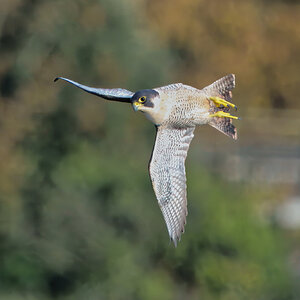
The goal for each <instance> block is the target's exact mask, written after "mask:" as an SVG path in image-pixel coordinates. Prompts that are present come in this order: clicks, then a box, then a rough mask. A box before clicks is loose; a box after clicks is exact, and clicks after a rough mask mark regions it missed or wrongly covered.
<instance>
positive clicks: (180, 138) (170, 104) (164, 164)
mask: <svg viewBox="0 0 300 300" xmlns="http://www.w3.org/2000/svg"><path fill="white" fill-rule="evenodd" d="M58 79H62V80H65V81H67V82H69V83H71V84H73V85H75V86H76V87H78V88H80V89H82V90H84V91H86V92H88V93H91V94H94V95H96V96H99V97H101V98H104V99H107V100H111V101H120V102H126V103H130V104H131V105H132V106H133V109H134V110H135V111H141V112H143V113H145V115H146V117H147V118H148V119H149V120H150V121H151V122H152V123H154V125H155V127H156V141H155V145H154V147H153V151H152V155H151V159H150V163H149V173H150V178H151V182H152V186H153V189H154V192H155V195H156V198H157V201H158V204H159V207H160V209H161V211H162V214H163V217H164V219H165V222H166V225H167V229H168V233H169V236H170V239H171V240H172V241H173V242H174V244H175V246H177V242H178V241H179V240H180V236H181V234H182V233H183V232H184V226H185V224H186V216H187V195H186V175H185V159H186V156H187V152H188V149H189V146H190V143H191V140H192V139H193V137H194V130H195V127H196V126H197V125H204V124H208V125H210V126H212V127H214V128H216V129H217V130H219V131H221V132H223V133H224V134H226V135H227V136H229V137H231V138H233V139H235V140H236V139H237V131H236V128H235V127H234V125H233V124H232V119H239V118H238V117H236V116H233V115H231V114H230V113H229V110H230V108H234V109H236V106H235V105H234V104H233V103H232V102H231V98H232V89H233V88H234V86H235V76H234V75H233V74H230V75H227V76H225V77H223V78H221V79H219V80H217V81H215V82H214V83H212V84H211V85H209V86H207V87H205V88H203V89H202V90H199V89H196V88H194V87H191V86H188V85H185V84H182V83H175V84H170V85H167V86H162V87H158V88H153V89H146V90H140V91H137V92H136V93H134V92H131V91H128V90H126V89H121V88H116V89H103V88H93V87H88V86H85V85H82V84H80V83H77V82H75V81H73V80H70V79H67V78H63V77H58V78H56V79H55V80H54V81H57V80H58Z"/></svg>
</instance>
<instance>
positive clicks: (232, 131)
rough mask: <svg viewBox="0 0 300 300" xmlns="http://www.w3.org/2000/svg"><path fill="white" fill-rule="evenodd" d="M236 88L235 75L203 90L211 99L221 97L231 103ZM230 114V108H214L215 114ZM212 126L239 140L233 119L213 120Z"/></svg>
mask: <svg viewBox="0 0 300 300" xmlns="http://www.w3.org/2000/svg"><path fill="white" fill-rule="evenodd" d="M234 87H235V76H234V74H229V75H227V76H225V77H223V78H221V79H219V80H217V81H215V82H214V83H212V84H211V85H209V86H207V87H206V88H204V89H203V90H204V91H205V92H206V93H207V94H208V96H211V97H220V98H223V99H225V100H226V101H229V102H231V98H232V92H231V91H232V90H233V89H234ZM220 110H221V111H224V112H228V111H229V107H212V109H211V112H212V113H215V112H217V111H220ZM208 124H209V125H210V126H212V127H214V128H216V129H217V130H219V131H221V132H222V133H224V134H226V135H227V136H229V137H231V138H233V139H234V140H236V139H237V130H236V128H235V126H234V125H233V124H232V119H229V118H212V120H211V121H210V122H209V123H208Z"/></svg>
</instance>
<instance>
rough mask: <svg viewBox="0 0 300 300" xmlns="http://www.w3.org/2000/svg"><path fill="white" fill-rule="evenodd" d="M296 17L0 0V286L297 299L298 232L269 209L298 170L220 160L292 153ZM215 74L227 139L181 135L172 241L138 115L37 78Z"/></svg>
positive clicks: (224, 5) (13, 293) (110, 81)
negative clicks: (182, 192) (175, 240)
mask: <svg viewBox="0 0 300 300" xmlns="http://www.w3.org/2000/svg"><path fill="white" fill-rule="evenodd" d="M299 16H300V5H299V3H298V1H296V0H294V1H291V0H290V1H279V0H278V1H268V0H264V1H258V0H253V1H238V0H228V1H227V0H226V1H221V0H219V1H207V0H197V1H195V0H172V1H160V0H152V1H150V0H148V1H147V0H136V1H133V0H123V1H122V0H113V1H111V0H55V1H50V0H40V1H38V0H23V1H21V0H9V1H3V0H2V1H1V3H0V92H1V94H0V97H1V98H0V114H1V118H0V156H1V160H0V168H1V172H0V298H1V299H8V300H17V299H33V300H34V299H91V300H93V299H200V298H201V299H208V300H210V299H222V300H225V299H226V300H227V299H228V300H229V299H230V300H235V299H272V300H285V299H299V297H300V296H299V295H300V294H299V290H298V287H297V282H298V281H299V270H300V267H299V251H298V250H297V249H299V246H300V245H299V242H298V240H299V239H298V238H299V236H300V234H299V229H294V230H292V231H291V230H287V229H283V228H282V227H280V224H278V222H277V221H276V220H275V219H274V218H273V216H274V214H273V211H274V207H276V205H277V204H278V203H283V202H284V201H285V200H286V199H287V198H288V197H290V196H291V195H298V192H299V182H298V181H297V180H296V181H294V182H292V183H290V182H288V183H286V180H285V179H286V178H289V177H290V174H289V173H288V174H287V175H286V176H285V177H284V176H283V177H282V178H281V179H280V180H279V181H277V182H276V184H272V183H270V182H268V179H270V178H271V177H272V171H270V172H268V173H266V174H267V175H266V176H265V177H261V178H260V179H259V180H258V181H259V182H257V181H255V182H253V181H252V179H251V178H250V177H249V178H248V177H247V176H248V175H247V176H246V178H245V177H236V178H235V179H234V178H233V175H232V174H233V173H234V170H233V169H232V168H231V167H229V168H225V166H224V165H223V161H224V160H225V158H226V157H227V156H228V155H229V154H230V153H233V152H234V153H240V152H239V151H241V152H242V151H244V150H245V149H249V148H250V146H251V147H254V148H256V149H257V148H259V147H261V146H263V147H265V146H266V145H271V146H270V147H271V148H270V149H272V151H275V150H278V151H279V152H280V149H281V148H280V147H281V146H283V145H284V146H285V147H287V146H291V145H293V146H295V147H296V148H295V149H296V152H295V153H296V154H295V155H296V158H297V159H299V149H300V148H299V147H298V145H299V140H298V139H297V138H298V137H299V114H298V112H299V109H300V102H299V101H297V100H298V95H299V86H300V76H299V75H300V74H299V70H300V56H299V53H300V38H299V37H300V27H299ZM228 73H235V74H236V75H237V88H236V90H235V91H234V99H235V103H236V104H237V105H238V106H239V108H240V111H239V114H240V115H241V116H242V117H243V121H241V122H240V123H237V124H236V125H237V127H238V129H239V134H240V137H241V138H240V140H239V141H238V142H236V143H234V142H233V141H230V140H229V139H227V138H226V137H225V136H223V135H221V134H219V133H218V132H217V131H215V130H214V129H212V128H201V129H200V130H199V132H198V133H197V136H196V139H195V142H194V143H192V147H191V151H190V155H189V156H188V159H187V176H188V196H189V216H188V223H187V226H186V233H185V234H184V235H183V237H182V241H181V242H180V243H179V245H178V247H177V248H176V249H175V248H174V247H173V246H172V245H171V244H170V243H169V242H168V235H167V231H166V228H165V224H164V222H163V219H162V216H161V213H160V210H159V207H158V205H157V203H156V200H155V196H154V193H153V191H152V188H151V184H150V182H149V178H148V174H147V163H148V160H149V157H150V153H151V149H152V145H153V142H154V132H155V130H154V127H153V125H152V124H151V123H150V122H148V121H146V120H145V119H144V116H142V115H141V114H135V113H134V112H133V110H132V108H131V107H130V106H129V105H125V104H121V103H109V102H106V101H104V100H103V101H102V100H101V99H100V98H95V97H93V96H91V95H88V94H85V93H83V92H81V91H80V90H78V89H75V88H72V87H70V86H67V84H63V83H61V82H59V83H56V84H54V83H53V79H54V78H55V77H56V76H58V75H61V76H65V77H69V78H72V79H74V80H77V81H80V82H82V83H85V84H88V85H91V86H101V87H124V88H127V89H131V90H138V89H144V88H151V87H155V86H162V85H166V84H168V83H171V82H184V83H187V84H190V85H193V86H195V87H198V88H201V87H204V86H206V85H208V84H210V83H211V82H213V81H214V80H216V79H218V78H220V77H222V76H224V75H226V74H228ZM292 112H294V113H293V114H292ZM287 113H289V114H288V115H287ZM274 116H277V118H273V117H274ZM282 116H287V117H282ZM264 120H265V121H264ZM288 121H289V122H288ZM287 122H288V123H287ZM197 141H199V143H198V142H197ZM236 149H239V150H236ZM280 153H281V152H280ZM268 155H269V152H267V156H268ZM211 158H212V163H207V162H208V161H210V160H209V159H211ZM242 161H243V159H241V161H238V163H237V165H235V166H237V169H239V170H240V169H241V167H242V166H243V165H242ZM296 162H297V163H298V162H299V161H298V160H296ZM252 166H253V165H252ZM299 170H300V169H299ZM296 178H299V177H296ZM233 179H234V180H235V181H233Z"/></svg>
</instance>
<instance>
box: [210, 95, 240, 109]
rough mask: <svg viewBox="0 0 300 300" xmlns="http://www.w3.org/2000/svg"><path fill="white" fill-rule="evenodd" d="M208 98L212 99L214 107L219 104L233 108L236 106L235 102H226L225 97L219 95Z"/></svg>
mask: <svg viewBox="0 0 300 300" xmlns="http://www.w3.org/2000/svg"><path fill="white" fill-rule="evenodd" d="M209 100H211V101H213V102H214V103H215V105H216V107H220V106H221V105H223V106H224V107H228V106H231V107H233V108H234V109H235V110H237V107H236V105H235V104H233V103H231V102H228V101H226V100H225V99H222V98H220V97H209Z"/></svg>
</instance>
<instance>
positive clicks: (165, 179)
mask: <svg viewBox="0 0 300 300" xmlns="http://www.w3.org/2000/svg"><path fill="white" fill-rule="evenodd" d="M194 129H195V127H188V128H168V127H165V126H159V127H158V128H157V134H156V141H155V145H154V148H153V152H152V158H151V161H150V165H149V172H150V177H151V181H152V185H153V189H154V192H155V194H156V197H157V200H158V204H159V206H160V209H161V211H162V213H163V216H164V219H165V222H166V224H167V228H168V232H169V235H170V238H171V240H172V241H173V242H174V244H175V246H176V245H177V241H178V240H179V239H180V235H181V233H183V232H184V225H185V223H186V215H187V199H186V176H185V166H184V163H185V159H186V156H187V151H188V149H189V146H190V142H191V140H192V139H193V137H194Z"/></svg>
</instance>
